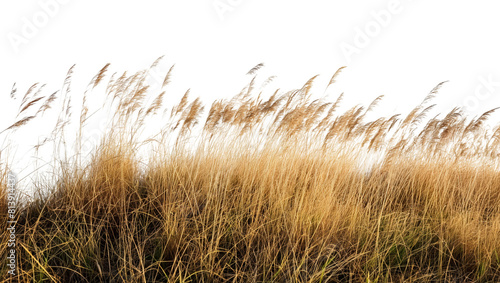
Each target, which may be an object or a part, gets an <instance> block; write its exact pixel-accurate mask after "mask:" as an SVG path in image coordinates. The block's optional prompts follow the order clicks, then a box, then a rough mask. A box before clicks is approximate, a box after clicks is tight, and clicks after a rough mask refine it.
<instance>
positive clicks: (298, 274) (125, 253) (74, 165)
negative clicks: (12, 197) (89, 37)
mask: <svg viewBox="0 0 500 283" xmlns="http://www.w3.org/2000/svg"><path fill="white" fill-rule="evenodd" d="M156 64H157V62H155V63H154V64H153V66H152V67H154V66H155V65H156ZM262 67H263V65H262V64H259V65H257V66H256V67H254V68H252V69H251V70H250V72H249V74H250V75H255V74H256V73H257V72H258V71H259V69H260V68H262ZM108 68H109V65H106V66H105V67H104V68H103V69H102V70H101V71H99V72H98V74H97V75H96V76H95V78H94V79H93V81H92V82H91V85H90V86H91V88H95V87H97V86H98V85H99V84H102V83H103V81H104V78H105V73H106V71H107V70H108ZM342 69H343V68H341V69H339V70H338V71H337V72H336V73H335V75H334V76H333V77H332V79H331V81H330V83H329V84H328V86H327V88H329V87H332V86H331V85H332V84H334V83H335V80H336V79H337V78H338V75H339V74H340V72H341V70H342ZM171 71H172V69H171V70H170V71H169V72H168V74H167V75H166V77H165V79H164V82H163V84H162V86H161V87H160V88H161V89H160V90H158V93H157V94H154V93H153V94H151V95H148V93H150V91H151V90H150V89H149V86H148V85H146V84H145V78H146V76H147V71H141V72H138V73H136V74H133V75H127V74H126V73H124V74H123V75H122V76H120V77H116V76H114V75H113V76H112V77H111V79H110V80H109V83H108V85H107V87H106V95H107V102H106V105H108V106H110V107H112V108H113V107H114V108H113V109H115V112H114V116H112V119H111V127H110V129H109V130H108V131H107V132H106V133H104V135H103V138H102V140H101V143H100V144H99V145H98V146H97V147H96V149H95V150H94V151H93V152H92V157H91V159H90V161H88V162H86V161H84V159H77V161H75V162H67V163H65V162H62V161H64V160H59V161H61V162H60V164H61V166H60V167H58V171H57V172H54V173H56V174H57V177H58V178H57V181H56V182H54V183H50V182H47V183H46V184H44V185H43V186H41V187H40V188H39V189H40V190H48V191H50V193H49V194H46V195H45V197H41V198H38V199H36V200H33V201H32V202H30V203H29V204H27V205H26V206H25V207H23V208H22V209H21V211H19V213H18V226H17V229H18V231H17V253H18V261H17V268H18V270H17V271H18V275H17V276H16V277H9V276H6V275H7V271H6V270H7V269H6V267H5V266H3V265H2V270H1V271H0V272H2V273H1V274H2V277H3V278H4V281H9V280H11V281H16V280H17V281H22V282H25V281H32V282H42V281H56V282H98V281H103V282H213V281H216V282H222V281H224V282H225V281H232V282H264V281H266V282H270V281H272V282H349V281H352V282H435V281H440V282H442V281H448V282H457V281H461V282H475V281H478V282H494V281H499V280H500V174H499V171H498V157H499V151H498V146H499V142H500V140H499V139H500V127H498V126H497V127H495V128H493V129H492V130H489V129H488V128H487V127H485V122H486V120H487V118H488V117H489V116H490V115H491V114H492V112H493V111H494V110H492V111H488V112H486V113H484V114H483V115H482V116H480V117H478V118H477V119H471V120H469V119H467V118H466V117H463V115H462V114H461V111H460V109H458V108H456V109H453V110H452V111H451V112H449V113H447V114H446V115H444V117H443V118H440V116H436V117H433V118H430V119H426V116H427V115H428V114H429V112H430V111H431V109H432V107H433V106H432V105H429V102H430V101H431V100H432V98H433V97H434V96H435V95H436V94H437V91H438V89H439V88H440V87H441V86H442V84H439V85H438V86H437V87H436V88H434V89H433V90H432V91H431V92H430V94H429V95H428V96H427V97H426V98H425V99H424V100H423V101H422V103H421V104H420V105H418V106H417V107H416V108H415V109H414V110H413V111H411V112H410V113H409V114H408V115H406V116H403V117H401V116H399V115H394V116H392V117H389V118H385V117H380V118H378V119H376V120H373V121H366V114H367V113H368V112H369V111H372V110H373V108H374V107H376V105H377V103H379V101H380V100H381V99H382V97H378V98H377V99H375V100H374V101H373V102H372V103H371V104H369V105H368V107H366V108H365V107H363V106H359V105H358V106H355V107H352V108H350V109H348V110H347V111H346V112H344V113H337V112H336V111H337V110H338V107H339V104H340V103H341V101H342V95H341V96H339V98H338V99H337V101H333V102H329V101H326V98H319V99H316V100H313V98H312V94H311V86H312V84H313V81H314V79H315V77H313V78H311V79H310V80H308V81H307V82H306V83H305V85H304V86H303V87H302V88H300V89H296V90H292V91H288V92H281V91H279V90H277V91H275V92H273V93H272V94H271V95H270V97H269V98H268V99H262V98H261V94H259V95H257V96H256V95H254V91H255V89H256V88H255V84H256V79H255V77H254V78H253V79H252V80H251V82H250V83H249V85H248V86H247V87H246V88H244V89H243V90H242V92H241V93H240V94H238V95H237V96H236V97H234V98H233V99H230V100H218V101H215V102H214V103H213V104H212V105H211V107H210V109H209V110H208V111H207V113H208V115H206V117H205V116H202V113H203V109H204V106H203V104H202V103H201V101H200V100H199V99H194V100H190V99H189V91H188V92H186V93H185V95H184V96H183V97H182V98H181V100H180V102H179V103H178V104H177V105H175V106H174V107H172V108H171V109H170V111H168V108H166V107H165V104H166V103H165V101H164V99H165V97H166V96H168V92H167V93H166V91H165V89H164V88H165V87H166V86H167V84H168V83H169V82H170V79H171ZM71 75H72V69H71V70H70V71H69V72H68V76H67V78H66V80H65V83H64V86H63V89H62V90H61V95H60V97H61V99H63V103H62V105H63V106H62V107H63V108H62V111H61V114H60V116H59V119H58V121H57V124H56V127H55V129H54V131H53V133H54V135H53V136H57V133H61V132H64V131H65V129H64V127H65V125H66V122H67V120H68V119H69V118H70V116H71V115H70V114H71V112H72V110H70V109H71V102H70V96H69V95H68V93H69V91H70V82H71ZM36 88H37V85H34V86H33V87H31V88H30V89H29V90H28V91H27V94H26V95H25V96H24V99H23V102H22V103H23V105H25V106H24V107H23V108H20V109H21V110H22V111H21V112H23V111H28V110H29V109H28V108H32V107H35V106H36V105H37V102H41V101H43V99H45V101H44V102H43V103H42V102H41V106H40V109H38V110H37V111H35V113H36V114H35V115H33V118H30V117H31V116H28V117H27V118H23V119H21V120H19V121H17V122H16V123H15V124H13V125H12V126H11V127H9V129H6V132H7V133H8V132H10V131H12V130H13V129H15V128H17V127H21V126H24V124H26V123H29V120H31V119H34V118H36V116H37V115H39V114H40V113H43V112H45V110H47V109H49V108H50V104H51V103H53V102H54V101H55V100H56V98H55V94H54V95H52V96H48V97H47V98H44V97H42V96H39V93H38V92H37V91H36ZM13 93H14V94H15V91H13ZM85 95H89V94H88V93H85ZM148 96H151V97H153V99H152V100H151V101H150V102H149V101H148V100H147V97H148ZM37 97H38V98H37ZM85 101H86V100H85V98H84V105H83V106H82V112H81V115H80V123H81V124H80V129H79V132H82V131H84V125H85V122H86V119H87V114H88V108H87V105H85ZM25 103H26V104H25ZM167 112H170V115H168V119H167V120H166V121H165V123H164V125H165V126H164V127H163V128H162V129H159V130H158V134H157V135H154V136H151V137H148V138H150V139H147V140H146V142H144V141H143V140H141V138H140V132H141V130H142V129H143V128H147V126H145V125H146V124H147V121H149V120H148V119H161V117H162V116H161V114H165V113H167ZM162 121H163V120H162ZM202 121H203V122H202ZM198 123H200V125H198ZM66 131H67V129H66ZM80 136H81V135H80ZM60 145H61V141H60V140H59V141H58V140H57V139H55V140H54V147H57V146H60ZM144 149H146V150H144ZM144 151H145V152H146V153H147V162H143V160H144V158H143V156H140V152H144ZM77 153H78V152H77ZM377 154H378V155H379V156H381V159H380V160H379V161H378V162H375V163H373V164H372V165H371V166H368V168H369V170H367V169H366V168H365V169H363V168H361V167H362V166H361V167H360V165H359V164H360V162H362V161H363V160H366V158H368V157H367V156H371V155H377ZM3 166H4V168H3V169H2V172H3V175H2V180H3V181H2V183H1V188H2V190H1V191H2V194H3V195H2V196H3V199H5V186H6V184H5V180H6V174H7V173H6V172H7V170H8V168H7V166H6V164H5V163H3ZM1 209H2V211H1V214H0V215H1V217H2V219H1V220H0V223H1V224H0V225H5V223H6V217H7V216H6V214H5V213H4V211H5V210H6V208H5V207H2V208H1ZM5 231H6V229H4V228H2V232H1V233H2V234H1V235H0V236H1V238H2V242H6V239H7V238H6V237H8V234H7V233H6V232H5ZM1 250H2V254H5V253H6V251H7V250H6V246H5V245H2V248H1Z"/></svg>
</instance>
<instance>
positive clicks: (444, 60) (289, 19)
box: [0, 0, 500, 158]
mask: <svg viewBox="0 0 500 283" xmlns="http://www.w3.org/2000/svg"><path fill="white" fill-rule="evenodd" d="M499 11H500V3H499V2H498V1H494V0H489V1H486V0H485V1H456V0H454V1H451V0H442V1H430V0H427V1H423V0H421V1H417V0H414V1H410V0H399V1H395V0H383V1H382V0H377V1H373V0H372V1H326V0H308V1H292V0H286V1H285V0H274V1H264V0H260V1H256V0H253V1H250V0H207V1H193V0H191V1H186V0H184V1H124V0H120V1H118V0H108V1H97V0H91V1H89V0H87V1H78V0H65V1H62V0H60V1H57V0H39V1H2V2H1V4H0V23H1V25H0V29H1V30H0V35H1V39H0V48H1V52H0V78H1V79H0V111H1V112H0V115H1V116H0V117H1V120H0V128H1V129H0V131H1V130H3V129H4V128H6V127H8V126H9V125H10V124H12V123H13V122H14V121H15V120H14V119H13V118H14V117H13V115H12V113H15V112H16V111H17V108H16V107H17V106H18V104H16V103H18V102H19V101H17V102H16V101H12V100H11V99H10V98H9V94H10V90H11V88H12V85H13V83H14V82H16V83H17V87H18V95H24V93H25V92H26V90H27V89H28V88H29V87H30V86H31V85H32V84H33V83H35V82H40V83H42V84H44V83H46V84H47V86H46V88H45V91H44V93H43V94H44V95H50V94H51V93H52V92H54V91H56V90H59V89H60V88H61V85H62V83H63V80H64V76H65V75H66V72H67V70H68V69H69V68H70V67H71V66H72V65H73V64H76V69H75V74H74V79H73V86H72V89H73V92H74V93H79V92H80V93H81V92H83V91H84V90H85V87H86V84H87V83H88V82H89V81H90V80H91V79H92V77H93V76H94V75H95V74H96V73H97V71H98V70H99V69H100V68H102V67H103V66H104V64H106V63H108V62H109V63H111V68H110V74H111V73H112V72H123V71H125V70H128V71H130V72H135V71H138V70H140V69H144V68H148V67H149V66H150V65H151V63H152V62H153V61H154V60H155V59H156V58H158V57H159V56H162V55H165V57H164V61H163V62H164V64H163V65H162V66H163V67H161V70H160V71H161V72H166V71H168V68H169V67H170V65H172V64H174V63H175V64H176V67H175V71H174V76H173V80H172V81H173V82H172V86H171V87H170V88H169V99H170V101H174V100H177V98H178V97H180V96H181V95H182V94H183V93H184V91H185V90H186V89H188V88H191V94H192V96H193V97H196V96H200V97H201V98H202V99H203V101H206V102H210V101H212V100H213V99H217V98H227V97H231V96H233V95H235V94H237V93H238V91H239V90H240V89H241V88H242V87H244V85H245V84H246V83H247V82H248V81H249V79H250V78H249V76H246V73H247V71H248V70H249V69H250V68H252V67H253V66H255V65H256V64H258V63H261V62H264V63H265V68H264V69H263V70H262V76H264V77H265V76H268V75H276V76H277V79H276V80H275V81H274V82H273V83H272V84H271V85H270V86H269V88H270V89H272V90H274V89H275V88H278V87H279V88H282V89H284V90H288V89H290V88H298V87H301V86H302V85H303V84H304V83H305V82H306V81H307V80H308V79H309V78H310V77H312V76H314V75H316V74H320V77H319V78H318V80H317V83H318V84H317V88H316V90H317V91H318V92H319V95H321V94H322V92H323V90H324V87H325V86H326V83H327V82H328V80H329V79H330V77H331V75H332V74H333V73H334V72H335V71H336V70H337V69H338V68H339V67H341V66H347V68H346V69H345V71H344V72H343V73H342V75H341V76H340V77H339V78H338V83H337V84H336V85H335V86H334V87H333V90H332V97H333V98H335V97H336V96H337V95H338V94H339V93H341V92H344V93H345V95H346V96H345V97H346V99H345V102H344V103H345V104H346V105H347V106H353V105H355V104H358V103H360V104H368V103H370V102H371V100H373V99H374V98H375V97H377V96H379V95H382V94H383V95H385V98H384V100H383V102H382V103H381V104H380V107H379V113H382V114H383V115H386V116H389V115H392V114H395V113H401V112H402V113H405V112H407V111H408V110H410V109H411V107H412V106H415V105H416V104H418V103H419V102H420V101H421V100H422V99H423V98H424V97H425V96H426V95H427V93H428V92H429V91H430V90H431V89H432V88H433V87H434V86H435V85H436V84H438V83H439V82H442V81H445V80H449V82H448V83H447V84H446V85H445V86H444V87H443V88H442V89H441V91H440V93H439V96H438V98H437V99H436V101H435V102H436V103H438V104H439V107H438V108H437V109H438V110H439V111H446V110H449V109H451V108H453V107H454V106H461V107H464V111H465V112H466V113H467V114H468V115H471V116H474V115H478V114H480V113H482V112H484V111H486V110H489V109H491V108H493V107H497V106H500V65H499V63H500V40H499V39H500V16H499ZM259 74H261V73H259ZM13 105H16V106H13ZM14 116H15V114H14ZM493 117H494V118H495V119H498V118H499V116H498V115H497V116H493ZM41 126H43V124H40V123H39V124H36V123H33V124H32V125H31V124H30V125H28V126H27V127H32V128H31V129H35V128H39V127H41ZM151 127H154V125H151ZM14 137H15V139H17V142H18V143H19V144H25V145H30V144H31V145H32V144H34V143H36V140H37V138H38V137H37V136H36V131H31V130H28V131H22V132H19V133H17V134H16V135H15V136H13V137H11V138H14ZM21 153H22V152H21ZM18 154H19V153H18ZM19 156H24V155H22V154H21V155H19ZM23 158H24V157H23Z"/></svg>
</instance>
